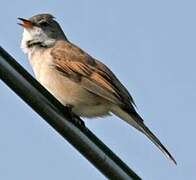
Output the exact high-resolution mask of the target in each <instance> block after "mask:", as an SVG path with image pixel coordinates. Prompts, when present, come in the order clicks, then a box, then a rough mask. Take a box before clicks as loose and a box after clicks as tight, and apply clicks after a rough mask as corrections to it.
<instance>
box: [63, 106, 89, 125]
mask: <svg viewBox="0 0 196 180" xmlns="http://www.w3.org/2000/svg"><path fill="white" fill-rule="evenodd" d="M66 108H67V111H68V113H69V115H70V116H71V119H72V120H74V121H72V122H73V123H74V124H75V125H77V126H80V127H85V123H84V121H83V120H82V119H80V117H79V116H77V115H76V114H75V113H73V111H72V109H73V106H72V105H70V104H67V105H66Z"/></svg>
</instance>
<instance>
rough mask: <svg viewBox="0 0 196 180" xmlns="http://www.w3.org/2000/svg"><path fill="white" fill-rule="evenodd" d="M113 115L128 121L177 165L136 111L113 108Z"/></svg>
mask: <svg viewBox="0 0 196 180" xmlns="http://www.w3.org/2000/svg"><path fill="white" fill-rule="evenodd" d="M112 113H113V114H115V115H116V116H118V117H120V118H121V119H123V120H124V121H126V122H127V123H128V124H130V125H131V126H133V127H135V128H136V129H138V130H139V131H141V132H142V133H144V134H145V135H146V136H147V137H148V138H149V139H150V140H151V141H152V142H153V143H154V144H155V145H156V146H157V147H158V148H159V149H160V150H161V152H162V153H163V154H164V155H165V156H166V157H167V158H169V159H170V160H172V161H173V162H174V163H175V164H177V163H176V160H175V159H174V158H173V157H172V155H171V154H170V153H169V151H168V150H167V149H166V148H165V147H164V146H163V144H162V143H161V142H160V140H159V139H158V138H157V137H156V136H155V135H154V134H153V133H152V132H151V131H150V129H149V128H148V127H147V126H146V125H145V124H144V122H143V119H142V118H141V117H140V116H139V114H138V113H137V112H136V111H135V110H134V111H131V112H129V111H128V112H127V110H123V109H122V108H120V107H117V106H114V107H112Z"/></svg>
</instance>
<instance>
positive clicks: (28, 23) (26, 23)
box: [18, 18, 33, 29]
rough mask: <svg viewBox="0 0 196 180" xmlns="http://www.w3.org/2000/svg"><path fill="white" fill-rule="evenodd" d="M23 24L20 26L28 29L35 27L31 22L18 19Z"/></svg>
mask: <svg viewBox="0 0 196 180" xmlns="http://www.w3.org/2000/svg"><path fill="white" fill-rule="evenodd" d="M18 19H19V20H20V21H22V23H18V24H19V25H20V26H22V27H24V28H26V29H31V28H32V27H33V24H32V22H31V21H29V20H27V19H23V18H18Z"/></svg>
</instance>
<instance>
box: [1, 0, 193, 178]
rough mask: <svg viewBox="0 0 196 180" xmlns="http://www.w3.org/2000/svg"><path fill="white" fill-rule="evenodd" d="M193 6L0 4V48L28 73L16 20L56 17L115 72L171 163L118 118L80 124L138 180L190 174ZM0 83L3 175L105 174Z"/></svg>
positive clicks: (88, 0)
mask: <svg viewBox="0 0 196 180" xmlns="http://www.w3.org/2000/svg"><path fill="white" fill-rule="evenodd" d="M195 7H196V2H195V1H190V0H188V1H179V0H178V1H177V0H173V1H169V0H165V1H155V0H154V1H153V0H149V1H132V0H122V1H113V0H108V1H105V0H99V1H92V0H81V1H76V0H72V1H66V0H65V1H33V0H29V1H25V0H20V1H13V0H6V1H5V0H3V1H2V2H1V8H0V22H1V33H0V45H1V46H2V47H4V48H5V49H6V50H7V51H8V52H9V53H11V54H12V55H13V56H14V57H15V58H16V59H17V60H18V62H19V63H20V64H21V65H23V66H24V67H25V68H26V69H27V70H28V71H29V72H30V73H32V70H31V68H30V66H29V64H28V61H27V57H26V56H25V55H24V54H23V53H22V51H21V49H20V41H21V34H22V28H21V27H19V26H18V25H17V24H16V23H17V19H16V18H17V17H24V18H28V17H30V16H32V15H35V14H38V13H43V12H47V13H51V14H53V15H54V16H55V17H56V18H57V20H58V21H59V22H60V24H61V26H62V27H63V29H64V31H65V33H66V34H67V37H68V38H69V40H71V41H72V42H74V43H75V44H77V45H79V46H80V47H82V48H83V49H84V50H86V51H87V52H89V53H90V54H91V55H92V56H94V57H96V58H98V59H100V60H101V61H102V62H104V63H105V64H107V65H108V66H109V67H110V68H111V69H112V70H113V71H114V72H115V74H116V75H117V76H118V77H119V79H120V80H121V81H122V82H123V84H124V85H125V86H126V87H127V88H128V90H129V91H130V92H131V94H132V95H133V97H134V99H135V101H136V104H137V106H138V108H139V109H138V111H139V113H140V114H141V115H142V116H143V118H144V119H145V122H146V124H147V125H148V126H149V127H150V129H151V130H152V131H153V132H154V133H155V134H156V135H157V136H158V137H159V138H160V140H161V141H162V142H163V144H164V145H165V146H166V147H167V148H168V149H169V151H170V152H171V153H172V154H173V155H174V157H175V158H176V160H177V162H178V166H177V167H176V166H174V165H173V164H172V163H171V162H170V161H168V160H167V159H166V158H165V157H164V156H163V155H162V154H161V153H160V152H159V150H158V149H157V148H156V147H155V146H154V145H153V144H152V143H151V142H150V141H149V140H148V139H147V138H146V137H144V136H143V135H142V134H141V133H139V132H137V131H136V130H134V129H133V128H131V127H129V126H128V125H127V124H125V123H124V122H122V121H121V120H119V119H118V118H117V117H108V118H105V119H96V120H86V125H87V126H88V127H89V128H90V129H91V130H92V131H93V132H94V133H95V134H96V135H97V136H98V137H99V138H100V139H101V140H102V141H103V142H104V143H105V144H107V145H108V146H109V147H110V148H111V149H112V150H113V151H114V152H115V153H116V154H117V155H118V156H120V157H121V158H122V159H123V160H124V161H125V162H126V163H127V164H128V165H129V166H130V167H131V168H133V169H134V171H135V172H136V173H138V174H139V175H140V176H141V177H143V179H146V180H157V179H160V180H162V179H167V180H184V179H189V180H194V179H195V178H196V173H195V172H196V155H195V153H196V143H195V139H194V138H195V137H196V131H195V127H196V119H195V117H196V110H195V102H196V72H195V67H196V62H195V61H196V53H195V52H196V50H195V49H196V23H195V18H196V11H195ZM0 89H1V90H0V98H1V103H0V109H1V118H0V123H1V125H0V179H2V180H35V179H36V180H43V179H47V180H54V179H56V180H58V179H73V180H86V179H93V180H100V179H105V177H104V176H103V175H102V174H101V173H100V172H99V171H98V170H96V169H95V168H94V167H93V166H92V165H91V164H90V163H89V162H88V161H87V160H86V159H85V158H83V157H82V156H81V155H80V154H79V153H78V152H77V151H76V150H75V149H74V148H73V147H72V146H71V145H70V144H69V143H68V142H66V141H65V140H64V139H63V138H62V137H61V136H60V135H58V134H57V133H56V132H55V131H54V130H53V129H52V128H51V127H50V126H49V125H48V124H46V123H45V122H44V121H43V120H42V119H41V118H40V117H39V116H38V115H37V114H36V113H35V112H33V111H32V109H30V108H29V107H28V106H27V105H26V104H25V103H24V102H23V101H22V100H21V99H20V98H19V97H17V96H16V95H15V94H14V93H13V92H12V91H11V90H10V89H9V88H8V87H7V86H6V85H5V84H4V83H2V82H0Z"/></svg>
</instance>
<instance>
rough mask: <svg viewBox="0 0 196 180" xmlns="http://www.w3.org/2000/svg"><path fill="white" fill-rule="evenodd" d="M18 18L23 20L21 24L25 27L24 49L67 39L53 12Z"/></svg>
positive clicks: (48, 45)
mask: <svg viewBox="0 0 196 180" xmlns="http://www.w3.org/2000/svg"><path fill="white" fill-rule="evenodd" d="M18 19H19V20H21V21H22V23H20V25H21V26H23V27H24V33H23V39H22V43H21V47H22V49H23V50H25V49H31V48H33V47H35V46H37V47H38V46H40V47H51V46H52V45H53V44H54V43H55V42H56V41H57V40H65V41H67V38H66V36H65V34H64V32H63V30H62V29H61V27H60V25H59V24H58V22H57V21H55V18H54V16H52V15H51V14H38V15H35V16H33V17H31V18H29V19H23V18H18ZM25 51H26V50H25Z"/></svg>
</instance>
